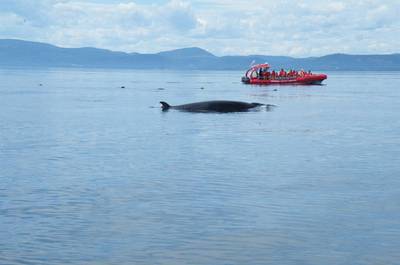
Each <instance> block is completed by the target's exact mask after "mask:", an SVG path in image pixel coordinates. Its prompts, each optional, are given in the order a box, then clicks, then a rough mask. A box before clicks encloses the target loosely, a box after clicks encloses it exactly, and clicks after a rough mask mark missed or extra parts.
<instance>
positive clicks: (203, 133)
mask: <svg viewBox="0 0 400 265" xmlns="http://www.w3.org/2000/svg"><path fill="white" fill-rule="evenodd" d="M241 74H242V73H240V72H222V71H221V72H212V71H210V72H207V71H204V72H202V71H192V72H191V71H184V72H178V71H176V72H175V71H165V72H159V73H155V72H150V71H119V70H118V71H117V70H110V71H105V70H35V71H27V70H1V71H0V78H1V82H0V110H1V111H0V121H1V122H0V132H1V133H0V180H1V185H0V222H1V226H0V264H315V265H317V264H318V265H320V264H371V265H372V264H373V265H375V264H393V265H394V264H397V263H398V261H399V260H400V254H398V249H399V247H400V246H399V240H398V238H399V236H400V221H399V220H400V204H399V201H400V193H399V189H400V179H399V178H398V176H399V175H400V170H399V166H398V165H399V164H400V161H399V157H400V150H399V148H398V146H399V144H400V137H399V132H400V121H399V119H398V117H399V116H398V113H399V110H400V106H399V104H398V102H399V99H400V98H399V96H400V92H399V90H398V87H399V85H400V79H398V76H399V75H398V73H379V74H378V75H376V74H375V73H357V72H352V73H349V72H346V73H341V72H334V73H328V74H329V78H328V80H327V81H326V83H327V85H326V86H279V87H272V86H271V87H259V86H246V85H243V84H241V83H240V82H238V80H239V79H240V76H241ZM372 79H373V80H374V82H372V81H371V80H372ZM38 84H42V86H39V85H38ZM129 84H132V85H131V86H130V85H129ZM121 86H125V87H126V89H121ZM203 86H205V87H204V88H205V89H199V88H200V87H203ZM160 88H163V89H160ZM154 92H157V93H154ZM219 99H225V100H240V101H246V102H260V103H266V104H274V105H277V106H278V107H277V108H274V111H272V112H265V111H259V112H245V113H229V114H212V113H211V114H201V113H200V114H193V113H185V112H178V111H173V112H172V111H171V112H168V113H163V112H162V111H161V110H160V108H159V107H158V102H159V101H161V100H164V101H167V102H173V103H176V104H184V103H188V102H196V101H204V100H219ZM152 106H153V107H152ZM155 106H157V107H155Z"/></svg>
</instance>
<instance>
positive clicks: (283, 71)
mask: <svg viewBox="0 0 400 265" xmlns="http://www.w3.org/2000/svg"><path fill="white" fill-rule="evenodd" d="M284 76H285V70H283V68H282V69H281V71H279V77H284Z"/></svg>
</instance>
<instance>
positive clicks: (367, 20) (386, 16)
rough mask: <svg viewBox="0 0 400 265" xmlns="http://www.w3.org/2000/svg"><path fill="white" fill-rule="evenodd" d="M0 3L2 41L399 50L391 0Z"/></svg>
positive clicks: (145, 47)
mask: <svg viewBox="0 0 400 265" xmlns="http://www.w3.org/2000/svg"><path fill="white" fill-rule="evenodd" d="M101 2H102V3H99V2H95V1H94V0H92V1H79V0H37V1H30V0H12V1H11V0H2V1H1V2H0V38H11V37H14V38H23V39H29V40H34V41H44V42H50V43H54V44H57V45H60V46H66V47H80V46H96V47H101V48H108V49H113V50H124V51H130V52H133V51H137V52H157V51H160V50H167V49H173V48H180V47H187V46H200V47H202V48H206V49H208V50H210V51H211V52H214V53H216V54H218V55H224V54H273V55H292V56H315V55H323V54H327V53H334V52H346V53H392V52H399V50H398V43H400V34H399V33H400V32H399V29H400V20H399V19H397V14H398V13H399V12H400V3H399V2H398V1H397V0H381V1H378V0H364V1H359V0H348V1H343V0H333V1H323V0H319V1H312V0H293V1H291V0H283V1H275V0H253V1H250V2H249V1H244V0H236V1H234V2H233V1H231V0H212V1H211V0H193V1H184V0H172V1H169V2H167V1H166V2H165V3H163V4H160V3H159V2H158V4H157V3H153V4H139V3H138V2H135V1H133V0H132V1H128V0H120V1H116V0H114V1H109V2H108V1H107V0H103V1H101Z"/></svg>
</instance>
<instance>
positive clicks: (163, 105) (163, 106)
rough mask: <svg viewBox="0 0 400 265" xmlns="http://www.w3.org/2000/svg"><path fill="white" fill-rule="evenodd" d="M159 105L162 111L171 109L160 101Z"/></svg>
mask: <svg viewBox="0 0 400 265" xmlns="http://www.w3.org/2000/svg"><path fill="white" fill-rule="evenodd" d="M160 104H161V108H162V110H168V109H169V108H170V107H171V106H170V105H169V104H168V103H167V102H164V101H160Z"/></svg>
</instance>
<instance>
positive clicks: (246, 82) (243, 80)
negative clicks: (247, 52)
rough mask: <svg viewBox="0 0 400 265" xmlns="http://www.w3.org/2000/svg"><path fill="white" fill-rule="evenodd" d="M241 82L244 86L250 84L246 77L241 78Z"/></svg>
mask: <svg viewBox="0 0 400 265" xmlns="http://www.w3.org/2000/svg"><path fill="white" fill-rule="evenodd" d="M242 82H243V83H245V84H248V83H250V78H248V77H247V76H243V77H242Z"/></svg>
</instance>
